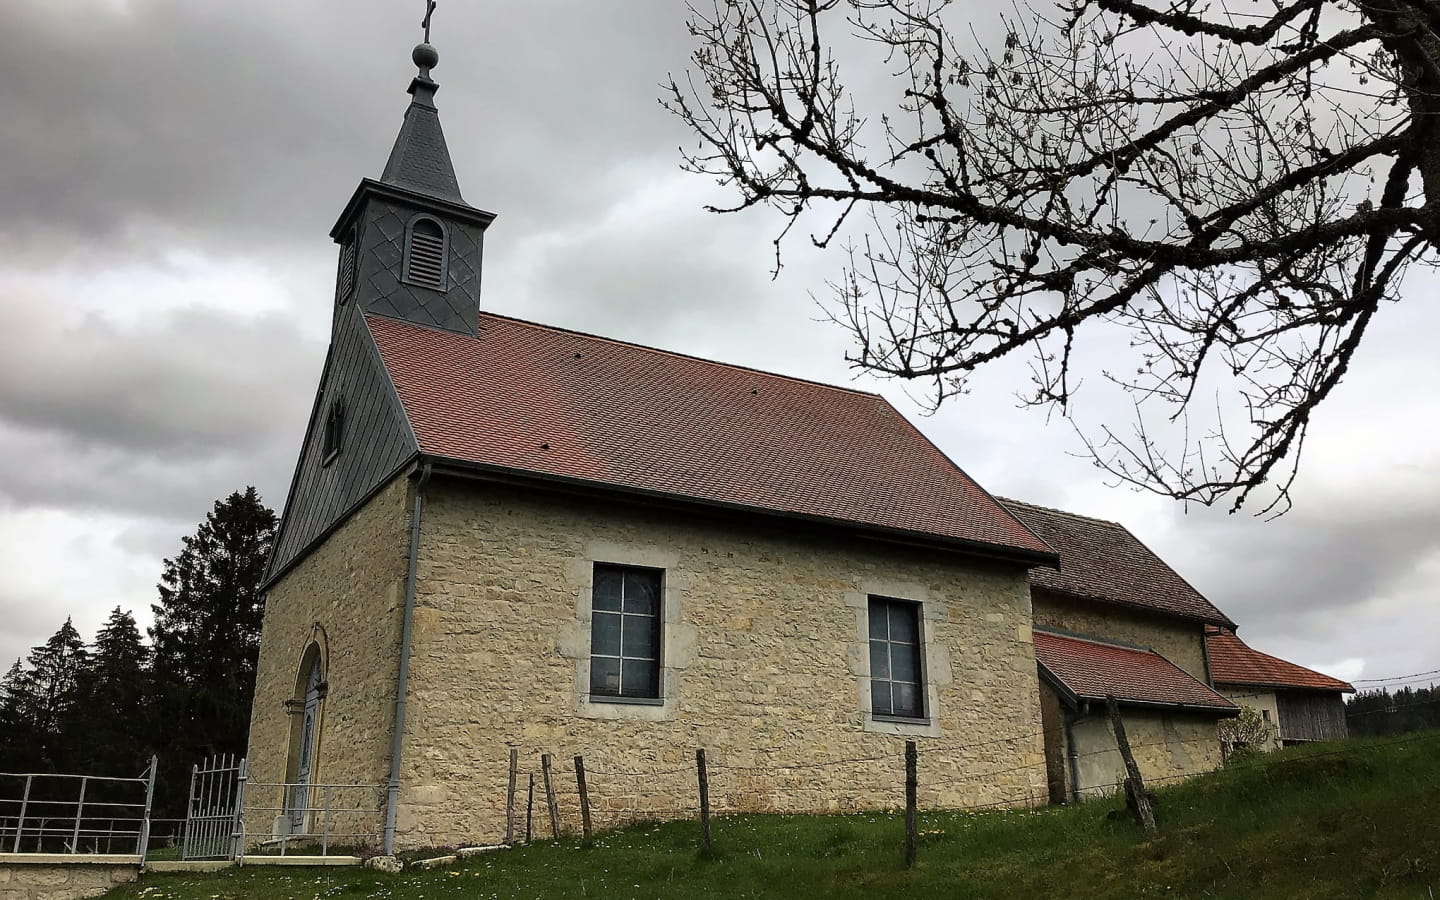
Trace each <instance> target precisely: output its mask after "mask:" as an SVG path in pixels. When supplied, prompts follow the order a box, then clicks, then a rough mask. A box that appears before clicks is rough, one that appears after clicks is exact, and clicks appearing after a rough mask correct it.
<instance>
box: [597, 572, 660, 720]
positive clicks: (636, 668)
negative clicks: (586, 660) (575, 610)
mask: <svg viewBox="0 0 1440 900" xmlns="http://www.w3.org/2000/svg"><path fill="white" fill-rule="evenodd" d="M660 575H661V572H660V570H659V569H637V568H633V567H630V566H611V565H605V564H603V563H596V564H595V582H594V588H593V592H592V595H591V597H592V600H591V603H592V607H591V613H590V615H591V621H590V694H591V696H595V697H620V698H625V699H637V700H657V699H659V698H660V619H661V616H660V610H661V598H660Z"/></svg>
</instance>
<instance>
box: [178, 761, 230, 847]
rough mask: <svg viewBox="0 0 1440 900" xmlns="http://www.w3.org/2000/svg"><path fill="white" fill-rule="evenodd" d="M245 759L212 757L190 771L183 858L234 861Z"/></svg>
mask: <svg viewBox="0 0 1440 900" xmlns="http://www.w3.org/2000/svg"><path fill="white" fill-rule="evenodd" d="M245 775H246V767H245V760H243V759H237V758H236V757H235V756H234V755H228V756H212V757H210V758H209V759H207V760H205V761H204V762H203V763H201V764H200V765H197V766H195V767H194V768H192V769H191V772H190V803H189V806H188V807H187V809H186V813H185V839H184V843H183V845H182V847H181V854H180V855H181V856H182V857H183V858H184V859H234V858H235V855H236V853H238V852H239V849H240V848H239V841H240V834H241V824H240V816H241V810H243V809H244V806H245Z"/></svg>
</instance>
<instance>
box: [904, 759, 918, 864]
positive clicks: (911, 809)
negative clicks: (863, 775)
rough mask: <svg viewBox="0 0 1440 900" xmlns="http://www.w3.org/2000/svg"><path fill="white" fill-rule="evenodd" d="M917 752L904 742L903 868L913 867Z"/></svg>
mask: <svg viewBox="0 0 1440 900" xmlns="http://www.w3.org/2000/svg"><path fill="white" fill-rule="evenodd" d="M919 756H920V753H919V750H918V749H917V748H916V746H915V742H914V741H906V742H905V868H907V869H911V868H914V866H915V837H916V834H915V831H916V827H915V825H916V822H915V819H916V809H915V807H916V803H915V789H916V787H917V786H918V782H919V776H918V774H917V772H916V770H917V769H918V768H919Z"/></svg>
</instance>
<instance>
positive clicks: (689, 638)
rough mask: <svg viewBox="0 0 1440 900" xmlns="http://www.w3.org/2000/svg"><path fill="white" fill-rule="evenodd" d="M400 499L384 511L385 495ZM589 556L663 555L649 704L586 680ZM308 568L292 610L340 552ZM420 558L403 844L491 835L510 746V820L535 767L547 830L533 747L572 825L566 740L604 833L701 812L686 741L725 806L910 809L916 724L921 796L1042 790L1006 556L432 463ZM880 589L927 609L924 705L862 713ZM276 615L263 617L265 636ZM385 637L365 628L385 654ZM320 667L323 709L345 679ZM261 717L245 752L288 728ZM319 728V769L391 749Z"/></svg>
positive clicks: (499, 821)
mask: <svg viewBox="0 0 1440 900" xmlns="http://www.w3.org/2000/svg"><path fill="white" fill-rule="evenodd" d="M377 499H378V498H377ZM393 501H394V502H392V500H391V499H387V500H385V501H384V507H385V509H386V510H392V511H393V509H392V508H393V507H398V501H399V496H398V494H397V496H396V497H394V498H393ZM382 520H383V521H385V522H387V523H389V524H388V525H387V526H386V527H390V528H393V527H395V525H396V522H395V521H394V516H393V515H390V514H389V513H386V514H383V515H382V514H380V513H377V514H376V516H375V517H374V518H373V519H372V520H371V521H372V522H373V523H376V524H378V523H379V522H380V521H382ZM352 524H353V523H352ZM348 527H350V526H348V525H347V528H348ZM370 527H372V526H364V527H361V528H360V529H358V530H357V531H356V534H357V535H361V534H370V533H371V532H370V531H368V530H366V529H368V528H370ZM387 533H388V532H387ZM340 536H341V535H339V534H337V536H336V538H339V537H340ZM334 541H335V538H332V543H333V542H334ZM312 562H314V561H312V560H307V565H310V564H311V563H312ZM597 562H598V563H617V564H630V565H644V566H651V567H656V568H661V569H663V570H664V576H663V579H664V581H663V583H664V615H663V628H662V657H663V662H662V665H663V673H662V674H663V685H664V687H663V691H662V693H663V698H662V700H661V702H659V703H656V704H651V705H632V704H614V703H598V702H593V701H592V700H591V699H590V698H589V697H588V695H587V690H588V678H587V675H586V673H587V671H588V654H589V627H590V589H591V575H592V572H593V569H594V565H595V563H597ZM304 571H306V572H309V573H311V574H308V575H304V576H303V579H304V580H303V581H302V579H301V578H295V577H289V578H287V579H286V582H285V584H284V594H285V598H286V599H285V603H286V604H289V603H296V604H298V603H300V602H301V599H300V598H302V597H303V596H305V595H306V594H307V593H316V594H317V595H318V596H324V595H325V594H328V593H333V588H332V587H326V582H327V581H330V582H331V583H332V584H333V576H332V575H330V574H328V572H329V569H325V568H323V567H322V566H320V565H318V564H316V565H314V566H313V567H312V568H310V569H306V570H304ZM387 571H389V570H387ZM297 574H299V573H298V570H297ZM417 575H418V582H417V596H416V610H415V619H414V638H413V647H412V652H411V670H410V697H409V711H408V715H407V728H406V735H405V744H404V754H403V765H402V777H401V785H402V794H401V804H400V808H399V810H398V814H399V815H398V820H399V821H398V831H399V845H400V846H402V847H406V846H410V847H414V846H422V845H443V844H450V845H454V844H459V843H461V842H469V841H480V842H490V843H493V842H498V841H499V840H501V839H503V838H504V836H505V811H506V794H507V781H508V756H509V750H510V748H512V747H514V748H517V749H518V751H519V754H520V773H519V785H518V786H519V792H518V794H519V796H518V813H519V819H520V824H521V827H522V828H523V819H524V812H525V799H526V787H527V784H528V777H529V776H530V775H534V777H535V786H536V800H535V808H534V822H535V829H536V833H537V835H540V836H544V835H547V834H548V832H549V824H548V813H547V810H546V803H545V796H544V785H543V780H542V777H541V774H542V773H541V768H540V755H541V754H542V753H549V754H552V755H553V759H554V766H553V773H552V784H553V786H554V788H555V791H556V793H557V795H558V798H557V803H558V805H559V814H560V819H561V822H562V827H563V828H565V829H570V830H574V829H577V828H578V825H579V811H578V805H577V792H576V786H575V779H574V771H573V768H572V765H573V764H572V759H573V757H574V756H575V755H583V756H584V759H585V764H586V768H587V774H588V787H589V794H590V798H591V803H592V806H593V808H594V818H595V821H596V824H597V827H607V826H612V825H615V824H619V823H622V822H625V821H630V820H635V819H641V818H665V817H674V816H690V815H693V814H694V809H695V804H696V799H695V771H694V751H695V748H697V747H704V748H706V750H707V756H708V761H709V767H710V773H709V775H710V792H711V800H712V804H713V806H714V807H715V809H716V811H717V812H726V811H740V810H744V811H841V810H864V809H881V808H895V807H898V806H901V805H902V804H903V798H904V793H903V783H904V775H903V753H904V741H905V740H906V739H907V738H914V739H916V740H918V741H919V746H920V803H921V805H922V808H923V807H931V808H934V807H940V806H946V807H959V806H967V805H974V804H983V803H995V802H1001V801H1012V802H1016V803H1032V804H1033V803H1040V802H1043V800H1044V795H1045V769H1044V763H1043V755H1042V754H1043V750H1042V742H1041V735H1040V730H1041V728H1040V711H1039V701H1038V693H1037V690H1036V674H1035V673H1036V669H1035V656H1034V646H1033V643H1032V639H1031V630H1030V625H1031V609H1030V592H1029V587H1028V582H1027V579H1026V573H1025V571H1024V569H1022V568H1021V567H1019V566H1016V565H1012V564H999V563H992V562H986V561H983V560H977V559H974V558H967V557H961V556H958V555H954V554H945V553H940V552H930V551H919V550H913V549H908V548H904V547H901V546H898V545H891V544H887V543H882V542H877V541H873V540H870V539H867V538H864V537H860V536H818V535H816V534H814V533H811V532H810V531H809V530H808V529H805V528H803V527H800V526H796V527H793V528H788V529H781V528H776V527H773V526H763V527H762V526H759V525H756V524H755V523H754V522H753V521H752V520H749V519H742V518H738V517H736V518H726V519H720V518H708V517H701V516H698V515H685V514H680V513H676V512H665V511H660V510H657V509H653V508H643V507H638V506H619V505H614V504H608V503H606V502H604V501H601V500H583V499H578V498H575V497H569V496H561V495H548V494H537V493H527V492H524V491H521V490H520V489H512V488H500V487H485V486H477V485H472V484H465V483H456V482H447V481H444V480H441V479H439V478H437V479H436V480H435V481H432V482H431V484H430V486H429V487H428V488H427V489H426V499H425V511H424V514H423V517H422V527H421V548H420V556H419V565H418V573H417ZM377 578H378V575H377ZM381 580H383V579H381ZM302 585H303V586H302ZM378 588H379V585H378V584H377V585H376V586H375V587H374V588H372V591H373V590H377V589H378ZM872 594H878V595H882V596H888V597H894V598H897V599H901V600H909V601H913V602H916V603H918V604H920V615H921V623H922V633H923V643H924V648H923V650H924V652H923V657H924V665H925V667H926V671H925V673H924V674H925V681H926V685H927V700H928V708H927V710H926V712H927V714H928V722H924V723H893V722H883V721H877V720H875V719H874V718H873V717H872V716H871V715H870V709H869V675H870V671H869V665H870V661H869V651H868V645H867V644H866V633H865V629H864V621H865V605H866V598H867V597H868V596H869V595H872ZM387 596H388V595H387ZM311 602H313V600H312V601H311ZM327 602H339V601H338V600H337V601H327ZM276 606H277V608H276V610H275V611H274V612H273V613H271V615H273V616H274V617H275V628H276V633H277V634H283V635H285V637H284V638H283V640H282V644H283V647H277V649H276V651H275V652H276V653H277V654H278V656H277V657H276V659H278V660H284V661H285V662H284V666H285V668H284V669H283V670H282V671H283V672H285V673H286V676H287V677H288V678H289V679H290V681H291V682H292V683H293V680H294V677H295V676H294V666H295V662H293V660H294V659H296V654H297V653H298V652H299V650H298V643H299V640H300V634H301V632H303V627H302V625H303V621H304V620H306V619H308V618H310V614H309V613H307V614H305V615H303V616H302V615H299V614H297V613H293V612H289V611H287V610H286V607H285V605H284V604H277V605H276ZM382 606H383V607H384V608H385V609H389V608H390V607H389V606H388V604H382ZM376 612H377V613H378V610H376ZM348 615H349V616H350V621H351V622H352V624H357V625H359V626H361V627H369V625H368V624H367V623H368V622H373V621H374V620H373V619H370V620H365V621H360V618H361V617H360V616H359V614H358V613H357V612H356V611H355V609H354V608H353V607H352V608H350V609H349V611H348ZM371 615H374V613H371ZM282 620H283V621H284V622H285V623H286V624H284V625H283V626H282V625H281V621H282ZM270 628H271V621H270V620H269V619H267V640H268V637H269V634H270ZM338 634H339V631H338V626H337V630H334V631H332V633H331V639H332V644H334V643H335V642H336V641H337V638H338ZM390 634H391V632H390V631H389V630H386V631H384V638H385V640H383V641H382V640H380V639H379V638H380V637H381V635H379V634H369V633H367V634H366V635H365V636H364V640H365V641H366V642H368V643H369V645H370V647H371V650H372V652H373V651H374V650H376V649H378V650H386V649H387V648H388V647H391V646H393V643H390V642H389V641H390V637H389V636H390ZM332 653H333V650H332ZM391 671H393V669H391ZM332 683H333V684H334V685H335V687H334V688H333V691H334V693H332V696H331V700H330V701H328V702H332V703H334V702H336V698H337V697H338V695H339V691H340V690H341V687H340V685H341V683H342V679H341V678H340V677H339V676H338V675H334V676H332ZM280 688H281V686H280V685H278V684H277V685H273V686H268V687H267V693H266V694H265V695H264V697H263V698H262V699H261V701H260V702H261V703H264V704H269V705H271V706H275V705H278V701H279V700H280V699H281V698H282V695H283V694H284V691H282V690H281V689H280ZM348 689H349V688H347V690H348ZM378 694H379V691H378V690H377V691H376V695H377V697H378ZM259 715H260V713H257V717H258V716H259ZM257 721H258V718H257ZM357 721H358V720H357ZM266 727H267V728H268V729H269V731H267V732H266V735H265V736H261V735H260V734H259V732H257V737H256V739H254V740H253V741H252V746H255V745H256V744H258V743H264V742H266V741H269V742H271V743H273V742H274V740H275V739H276V738H277V737H278V736H279V735H278V732H277V731H276V730H275V726H274V725H273V724H270V725H267V726H266ZM325 727H326V741H327V743H326V745H325V749H324V751H323V752H322V765H326V766H330V765H333V764H332V763H329V762H326V761H324V759H323V756H324V754H327V753H330V752H332V751H334V750H335V748H336V747H338V746H342V745H343V746H351V745H358V744H359V743H360V742H361V741H362V740H363V741H366V742H374V743H375V744H376V751H375V752H376V753H380V754H381V755H383V751H381V749H380V746H381V745H382V744H383V742H382V741H381V737H382V735H381V734H380V730H379V729H375V730H373V731H367V732H365V733H364V735H363V737H357V736H349V735H347V736H344V737H343V738H342V737H341V736H340V735H339V731H340V726H339V725H338V724H337V722H336V721H335V717H334V713H333V710H332V711H330V712H327V722H326V726H325ZM961 748H965V749H961ZM256 752H259V747H258V746H256ZM266 752H269V751H268V750H267V751H266ZM267 759H268V758H267ZM265 766H266V768H267V770H269V769H273V768H275V767H276V764H275V763H273V762H269V761H267V762H266V763H265Z"/></svg>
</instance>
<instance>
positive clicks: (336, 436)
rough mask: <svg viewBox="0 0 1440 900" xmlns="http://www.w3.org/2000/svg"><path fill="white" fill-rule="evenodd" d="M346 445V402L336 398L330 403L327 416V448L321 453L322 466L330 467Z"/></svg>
mask: <svg viewBox="0 0 1440 900" xmlns="http://www.w3.org/2000/svg"><path fill="white" fill-rule="evenodd" d="M344 443H345V401H344V399H343V398H340V397H336V398H335V399H334V400H332V401H330V411H329V412H328V413H326V415H325V446H324V448H323V449H322V450H321V452H320V464H321V465H322V466H324V465H329V464H330V461H331V460H333V459H334V458H335V457H337V456H339V455H340V448H341V447H342V446H344Z"/></svg>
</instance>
